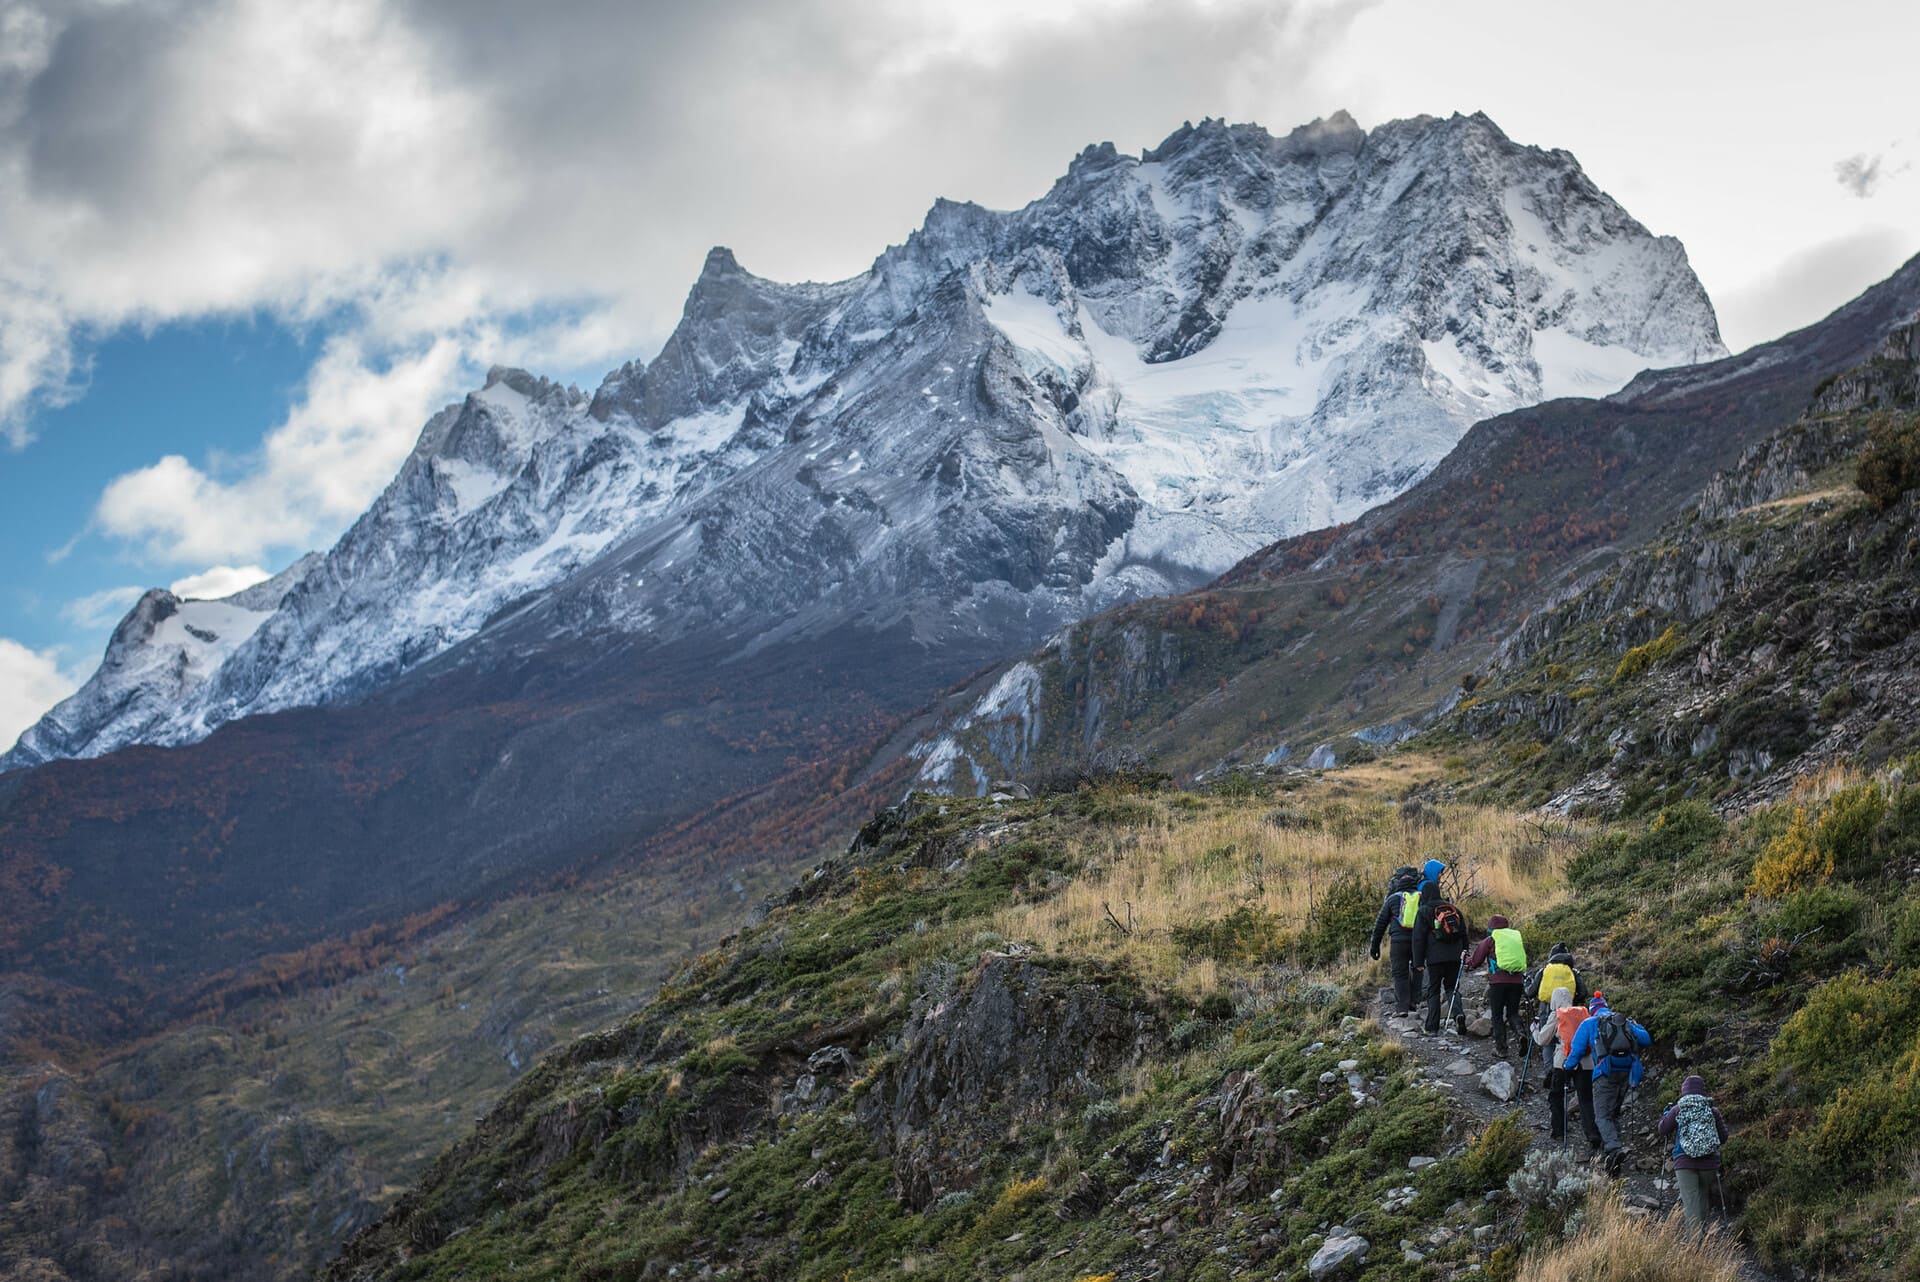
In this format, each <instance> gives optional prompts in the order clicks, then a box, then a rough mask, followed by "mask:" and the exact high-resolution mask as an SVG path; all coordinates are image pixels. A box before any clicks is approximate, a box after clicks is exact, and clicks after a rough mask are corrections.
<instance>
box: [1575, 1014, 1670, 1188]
mask: <svg viewBox="0 0 1920 1282" xmlns="http://www.w3.org/2000/svg"><path fill="white" fill-rule="evenodd" d="M1652 1044H1653V1038H1651V1037H1649V1036H1648V1035H1647V1030H1646V1029H1644V1028H1642V1027H1640V1025H1638V1024H1636V1023H1634V1022H1633V1021H1632V1020H1630V1019H1628V1018H1627V1017H1626V1016H1625V1015H1620V1014H1616V1013H1615V1012H1614V1011H1613V1009H1612V1008H1611V1007H1609V1006H1608V1005H1607V999H1606V997H1605V995H1604V994H1601V993H1595V994H1594V995H1593V1000H1592V1001H1591V1002H1589V1003H1588V1005H1587V1018H1586V1019H1584V1020H1582V1021H1581V1022H1580V1027H1579V1028H1578V1029H1577V1030H1575V1032H1574V1034H1573V1041H1572V1042H1570V1043H1568V1045H1567V1058H1568V1059H1570V1060H1578V1059H1580V1058H1581V1057H1582V1056H1584V1055H1587V1054H1589V1053H1590V1054H1592V1056H1593V1111H1594V1117H1593V1121H1594V1124H1595V1125H1596V1126H1598V1127H1599V1128H1600V1147H1601V1150H1602V1151H1603V1152H1604V1153H1605V1155H1606V1159H1607V1172H1608V1173H1609V1174H1612V1175H1618V1174H1619V1173H1620V1169H1621V1167H1623V1166H1624V1165H1625V1164H1626V1150H1625V1149H1623V1148H1622V1147H1621V1145H1620V1110H1621V1109H1622V1108H1624V1107H1625V1106H1626V1102H1627V1092H1628V1091H1629V1090H1631V1089H1633V1088H1634V1087H1636V1086H1638V1085H1639V1084H1640V1079H1641V1077H1642V1076H1644V1075H1645V1073H1646V1067H1645V1065H1643V1064H1642V1063H1641V1062H1640V1050H1641V1048H1642V1047H1646V1046H1651V1045H1652ZM1583 1102H1584V1101H1583Z"/></svg>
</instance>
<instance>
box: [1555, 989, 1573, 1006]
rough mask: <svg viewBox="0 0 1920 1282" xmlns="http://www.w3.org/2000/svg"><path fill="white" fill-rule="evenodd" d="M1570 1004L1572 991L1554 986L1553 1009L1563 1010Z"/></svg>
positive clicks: (1571, 1003) (1571, 1002)
mask: <svg viewBox="0 0 1920 1282" xmlns="http://www.w3.org/2000/svg"><path fill="white" fill-rule="evenodd" d="M1571 1005H1573V994H1572V993H1570V992H1568V991H1567V990H1566V989H1564V988H1556V989H1554V990H1553V1008H1554V1009H1555V1010H1565V1009H1566V1008H1567V1007H1569V1006H1571Z"/></svg>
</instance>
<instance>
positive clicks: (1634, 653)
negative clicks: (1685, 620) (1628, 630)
mask: <svg viewBox="0 0 1920 1282" xmlns="http://www.w3.org/2000/svg"><path fill="white" fill-rule="evenodd" d="M1683 639H1684V638H1683V637H1682V636H1681V635H1680V629H1679V627H1678V626H1677V625H1674V624H1669V625H1668V626H1667V630H1666V631H1665V632H1662V633H1661V634H1660V635H1659V636H1657V637H1655V638H1654V639H1653V640H1651V641H1649V642H1647V643H1646V644H1645V645H1637V646H1634V647H1633V648H1632V649H1631V650H1629V651H1627V652H1626V653H1625V654H1624V655H1622V656H1621V657H1620V662H1619V664H1618V665H1617V666H1616V667H1615V668H1614V670H1613V679H1614V680H1615V681H1631V680H1632V679H1633V678H1635V677H1638V676H1644V675H1645V674H1646V673H1647V672H1648V671H1650V670H1651V669H1652V668H1653V666H1654V665H1655V664H1657V663H1659V662H1660V661H1661V660H1663V659H1665V658H1667V657H1668V656H1669V655H1671V654H1672V653H1673V652H1674V651H1675V650H1678V649H1679V648H1680V642H1681V641H1682V640H1683Z"/></svg>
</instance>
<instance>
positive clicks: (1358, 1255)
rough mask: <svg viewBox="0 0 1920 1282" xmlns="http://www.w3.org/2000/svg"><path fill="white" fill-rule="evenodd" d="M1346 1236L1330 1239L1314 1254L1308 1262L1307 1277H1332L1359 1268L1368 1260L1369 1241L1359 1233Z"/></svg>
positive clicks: (1345, 1234)
mask: <svg viewBox="0 0 1920 1282" xmlns="http://www.w3.org/2000/svg"><path fill="white" fill-rule="evenodd" d="M1337 1231H1338V1232H1342V1233H1343V1234H1344V1236H1340V1237H1330V1238H1328V1239H1327V1240H1326V1242H1325V1243H1324V1244H1323V1245H1322V1246H1321V1247H1320V1249H1319V1250H1318V1251H1315V1252H1314V1253H1313V1258H1312V1259H1311V1260H1308V1261H1307V1276H1308V1277H1310V1278H1324V1277H1331V1276H1333V1275H1334V1274H1335V1273H1339V1272H1340V1271H1342V1270H1343V1269H1346V1268H1348V1267H1349V1266H1358V1265H1359V1264H1360V1263H1361V1262H1362V1261H1364V1260H1365V1259H1366V1258H1367V1251H1368V1250H1369V1244H1368V1242H1367V1239H1365V1238H1363V1237H1361V1236H1360V1235H1359V1234H1357V1233H1345V1231H1344V1230H1337Z"/></svg>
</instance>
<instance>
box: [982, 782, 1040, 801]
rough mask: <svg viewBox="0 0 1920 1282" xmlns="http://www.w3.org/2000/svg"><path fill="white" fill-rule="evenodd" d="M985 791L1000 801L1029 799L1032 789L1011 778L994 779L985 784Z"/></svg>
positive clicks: (1031, 795) (1030, 798)
mask: <svg viewBox="0 0 1920 1282" xmlns="http://www.w3.org/2000/svg"><path fill="white" fill-rule="evenodd" d="M987 792H988V793H989V794H990V795H991V796H993V797H996V798H998V799H1000V800H1002V801H1031V800H1032V799H1033V790H1032V789H1030V788H1028V787H1027V785H1025V784H1023V783H1018V782H1016V781H1014V780H1012V779H995V780H994V781H993V782H992V783H990V784H988V785H987Z"/></svg>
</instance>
